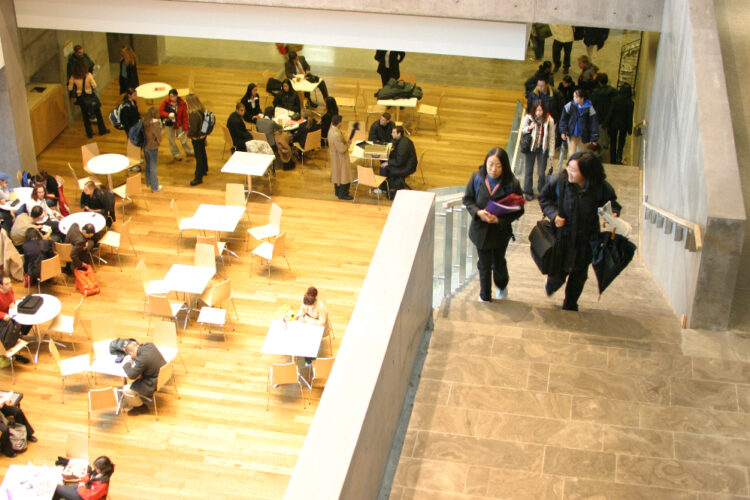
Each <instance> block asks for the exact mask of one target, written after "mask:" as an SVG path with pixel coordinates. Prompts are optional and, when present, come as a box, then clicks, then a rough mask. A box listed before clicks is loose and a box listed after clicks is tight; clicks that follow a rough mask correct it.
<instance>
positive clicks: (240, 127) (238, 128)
mask: <svg viewBox="0 0 750 500" xmlns="http://www.w3.org/2000/svg"><path fill="white" fill-rule="evenodd" d="M244 114H245V105H244V104H242V103H241V102H238V103H237V104H236V105H235V107H234V112H233V113H232V114H231V115H229V118H227V129H228V130H229V134H230V135H231V136H232V144H234V149H235V150H237V151H247V148H246V147H245V143H246V142H247V141H249V140H252V138H253V136H252V135H250V131H249V130H248V129H247V127H246V126H245V122H244V121H243V119H242V116H243V115H244Z"/></svg>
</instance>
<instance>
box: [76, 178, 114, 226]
mask: <svg viewBox="0 0 750 500" xmlns="http://www.w3.org/2000/svg"><path fill="white" fill-rule="evenodd" d="M84 207H89V208H90V209H91V210H96V211H100V213H101V214H102V215H103V216H104V219H105V220H106V222H107V227H112V223H113V222H114V221H116V220H117V218H116V217H115V195H114V194H113V193H112V191H108V190H105V189H103V188H96V189H95V190H94V192H93V194H92V195H91V196H89V195H87V194H86V193H84V192H81V208H84Z"/></svg>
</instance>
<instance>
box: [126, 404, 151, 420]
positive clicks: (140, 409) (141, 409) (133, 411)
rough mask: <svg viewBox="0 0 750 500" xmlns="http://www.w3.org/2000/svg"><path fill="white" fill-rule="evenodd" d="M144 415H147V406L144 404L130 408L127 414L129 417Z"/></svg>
mask: <svg viewBox="0 0 750 500" xmlns="http://www.w3.org/2000/svg"><path fill="white" fill-rule="evenodd" d="M144 413H148V406H146V405H145V404H142V405H141V406H136V407H135V408H131V409H130V411H129V412H128V416H129V417H133V416H136V415H143V414H144Z"/></svg>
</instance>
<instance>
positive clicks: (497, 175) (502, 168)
mask: <svg viewBox="0 0 750 500" xmlns="http://www.w3.org/2000/svg"><path fill="white" fill-rule="evenodd" d="M513 194H515V195H518V198H520V202H521V203H522V202H523V198H521V195H522V194H523V191H521V184H520V183H519V182H518V179H516V177H515V176H514V175H513V171H512V170H511V168H510V160H508V153H506V152H505V150H504V149H503V148H500V147H496V148H492V149H490V150H489V152H488V153H487V156H486V158H485V160H484V163H483V164H482V165H481V166H480V167H479V170H478V171H476V172H474V173H473V174H471V179H469V183H468V184H467V185H466V191H465V193H464V197H463V204H464V206H465V207H466V210H468V211H469V214H470V215H471V226H470V227H469V239H471V241H472V243H474V245H476V247H477V255H478V256H479V262H478V264H477V269H478V270H479V286H480V292H479V299H478V300H479V302H491V301H492V282H493V281H494V282H495V286H496V287H497V295H496V297H497V299H498V300H502V299H505V298H506V297H507V296H508V281H509V276H508V265H507V262H506V260H505V251H506V249H507V248H508V242H509V241H510V239H511V237H513V229H512V228H511V223H512V222H513V221H514V220H516V219H518V218H519V217H521V216H522V215H523V206H521V208H520V210H518V211H515V212H512V213H506V214H504V215H500V216H496V215H493V214H492V213H490V212H488V211H487V205H488V203H489V201H490V200H493V201H499V200H502V199H503V198H505V197H507V196H509V195H513Z"/></svg>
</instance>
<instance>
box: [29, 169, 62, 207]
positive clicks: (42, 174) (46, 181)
mask: <svg viewBox="0 0 750 500" xmlns="http://www.w3.org/2000/svg"><path fill="white" fill-rule="evenodd" d="M34 180H35V181H36V182H38V183H39V184H41V185H43V186H44V187H45V189H46V190H47V195H46V196H47V206H49V207H56V206H57V204H58V200H59V199H60V186H59V185H58V184H57V179H55V176H54V175H49V174H48V173H47V171H46V170H40V171H39V173H38V174H37V175H36V177H35V178H34Z"/></svg>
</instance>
